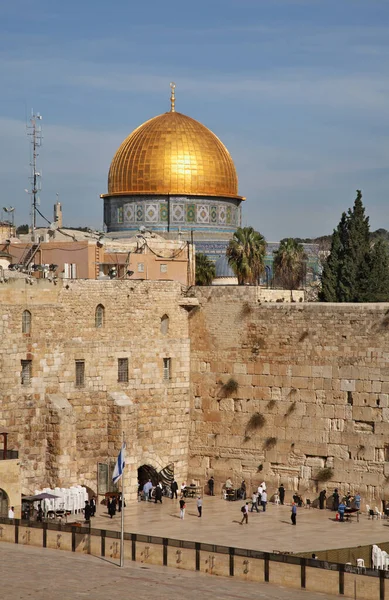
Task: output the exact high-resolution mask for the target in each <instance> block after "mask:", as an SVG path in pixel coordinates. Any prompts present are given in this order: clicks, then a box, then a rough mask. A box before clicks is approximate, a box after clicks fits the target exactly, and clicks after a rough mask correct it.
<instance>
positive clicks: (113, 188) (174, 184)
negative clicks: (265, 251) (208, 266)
mask: <svg viewBox="0 0 389 600" xmlns="http://www.w3.org/2000/svg"><path fill="white" fill-rule="evenodd" d="M102 198H104V223H105V225H106V227H107V231H108V232H109V233H110V235H117V236H118V237H123V236H125V235H133V234H134V232H135V231H137V230H138V229H139V227H140V226H144V227H146V228H148V229H150V230H152V231H156V232H157V233H159V234H160V235H163V236H164V237H172V236H173V237H177V234H178V233H180V234H181V235H182V237H183V239H186V240H190V239H194V242H195V244H196V250H197V251H198V252H205V253H207V254H208V255H210V256H217V255H220V254H224V253H225V248H226V245H227V244H228V240H229V239H230V238H231V236H232V234H233V232H234V231H235V230H236V228H237V227H239V226H240V223H241V202H242V200H244V198H242V197H241V196H239V195H238V177H237V173H236V169H235V165H234V163H233V160H232V158H231V156H230V154H229V152H228V150H227V148H226V147H225V146H224V144H222V142H221V141H220V140H219V138H217V137H216V135H215V134H214V133H212V131H210V130H209V129H207V127H205V126H204V125H202V124H201V123H199V122H198V121H195V120H194V119H192V118H191V117H188V116H186V115H183V114H181V113H179V112H176V110H175V96H174V84H172V97H171V108H170V112H166V113H164V114H162V115H159V116H157V117H154V118H152V119H150V120H149V121H147V122H146V123H143V124H142V125H140V127H138V128H137V129H135V131H133V132H132V133H131V134H130V135H129V136H128V137H127V138H126V139H125V140H124V142H123V143H122V144H121V146H120V147H119V149H118V151H117V152H116V154H115V156H114V158H113V160H112V163H111V167H110V170H109V175H108V193H107V194H103V195H102Z"/></svg>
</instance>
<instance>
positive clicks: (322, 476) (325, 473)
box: [314, 467, 334, 482]
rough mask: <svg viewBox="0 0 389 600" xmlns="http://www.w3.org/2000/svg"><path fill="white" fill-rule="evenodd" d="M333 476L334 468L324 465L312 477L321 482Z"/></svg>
mask: <svg viewBox="0 0 389 600" xmlns="http://www.w3.org/2000/svg"><path fill="white" fill-rule="evenodd" d="M333 476H334V470H333V469H331V467H325V468H323V469H320V470H319V471H318V472H317V473H316V475H315V476H314V479H316V480H317V481H321V482H325V481H330V480H331V479H332V478H333Z"/></svg>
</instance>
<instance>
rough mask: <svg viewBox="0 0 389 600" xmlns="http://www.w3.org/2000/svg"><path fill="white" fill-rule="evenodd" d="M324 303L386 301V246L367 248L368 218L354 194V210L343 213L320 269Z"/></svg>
mask: <svg viewBox="0 0 389 600" xmlns="http://www.w3.org/2000/svg"><path fill="white" fill-rule="evenodd" d="M319 298H320V300H322V301H324V302H383V301H384V300H388V299H389V256H388V250H387V248H386V247H385V244H383V243H380V242H378V243H377V244H375V246H374V247H373V248H371V245H370V232H369V217H366V216H365V208H364V206H363V203H362V193H361V191H360V190H357V197H356V199H355V202H354V206H353V209H352V210H351V209H349V210H348V212H347V214H346V213H343V214H342V218H341V220H340V222H339V225H338V227H337V229H336V230H335V231H334V233H333V236H332V244H331V252H330V255H329V257H328V260H327V263H326V264H325V266H324V268H323V274H322V290H321V293H320V295H319Z"/></svg>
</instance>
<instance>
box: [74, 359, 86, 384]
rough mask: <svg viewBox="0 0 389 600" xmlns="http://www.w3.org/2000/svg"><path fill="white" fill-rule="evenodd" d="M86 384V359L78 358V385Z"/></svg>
mask: <svg viewBox="0 0 389 600" xmlns="http://www.w3.org/2000/svg"><path fill="white" fill-rule="evenodd" d="M84 385H85V360H76V387H84Z"/></svg>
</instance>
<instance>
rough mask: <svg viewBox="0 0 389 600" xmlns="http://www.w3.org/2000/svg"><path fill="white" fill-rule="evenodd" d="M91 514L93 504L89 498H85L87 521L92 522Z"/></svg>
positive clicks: (85, 517) (85, 516)
mask: <svg viewBox="0 0 389 600" xmlns="http://www.w3.org/2000/svg"><path fill="white" fill-rule="evenodd" d="M91 515H92V509H91V505H90V504H89V502H88V500H85V507H84V519H85V521H86V522H87V523H89V522H90V518H91Z"/></svg>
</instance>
